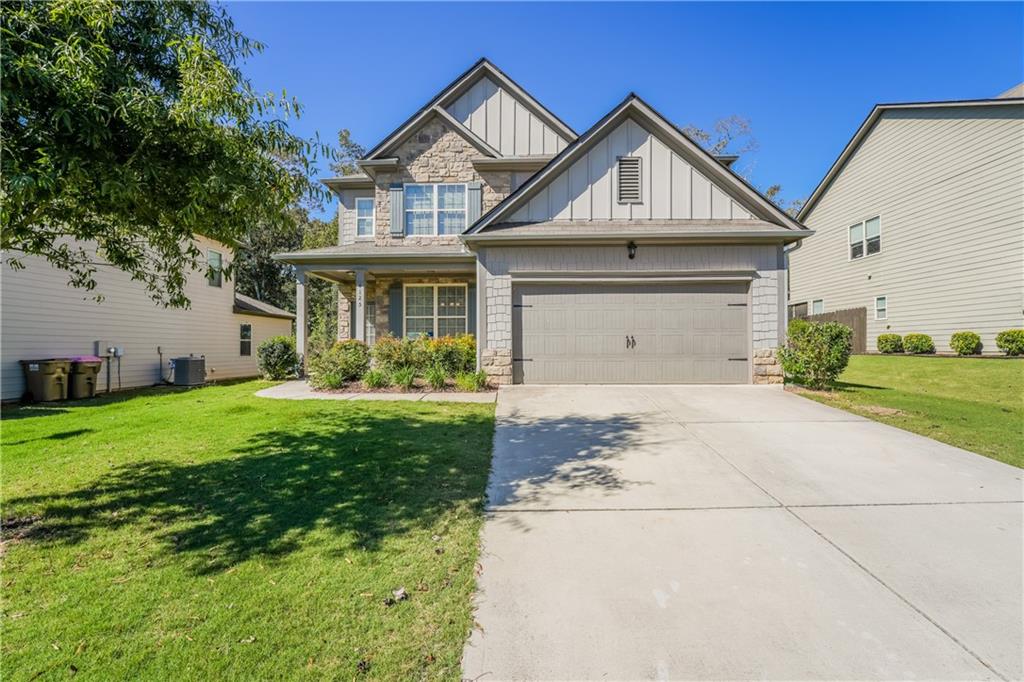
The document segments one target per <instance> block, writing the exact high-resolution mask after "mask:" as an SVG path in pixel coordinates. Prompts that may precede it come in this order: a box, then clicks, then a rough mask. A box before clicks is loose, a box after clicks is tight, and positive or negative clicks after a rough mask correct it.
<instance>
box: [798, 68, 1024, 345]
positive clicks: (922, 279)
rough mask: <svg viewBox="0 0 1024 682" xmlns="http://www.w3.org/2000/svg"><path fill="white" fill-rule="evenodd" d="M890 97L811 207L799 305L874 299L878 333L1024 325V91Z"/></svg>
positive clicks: (834, 305)
mask: <svg viewBox="0 0 1024 682" xmlns="http://www.w3.org/2000/svg"><path fill="white" fill-rule="evenodd" d="M1021 94H1022V93H1021V86H1018V87H1017V88H1015V89H1013V90H1010V91H1007V92H1006V93H1004V94H1003V95H1002V96H1000V97H999V98H996V99H991V100H973V101H953V102H925V103H908V104H881V105H878V106H876V107H875V108H874V109H873V110H872V111H871V113H870V115H869V116H868V117H867V119H866V120H865V121H864V123H863V124H862V125H861V127H860V128H859V129H858V130H857V132H856V134H855V135H854V136H853V139H852V140H851V141H850V142H849V144H848V145H847V146H846V148H845V149H844V150H843V152H842V154H841V155H840V156H839V158H838V160H836V162H835V163H834V164H833V165H832V168H831V169H830V170H829V171H828V173H827V174H826V175H825V177H824V179H823V180H822V181H821V183H820V184H819V185H818V187H817V189H815V190H814V193H813V194H812V195H811V197H810V199H809V200H808V202H807V203H806V205H805V206H804V208H803V210H802V211H801V213H800V215H799V220H800V221H801V222H802V223H803V224H805V225H807V226H808V227H809V228H811V229H813V230H814V231H815V233H816V234H815V236H814V239H811V240H808V241H806V242H802V243H799V244H798V245H794V247H792V248H791V249H790V250H789V253H788V256H789V270H790V282H789V306H790V314H791V315H803V314H815V313H820V312H831V311H835V310H842V309H848V308H866V309H867V348H868V351H869V352H873V351H874V350H875V348H876V343H877V338H878V335H879V334H882V333H886V332H892V333H897V334H901V335H902V334H906V333H908V332H920V333H925V334H929V335H930V336H931V337H932V338H933V340H934V341H935V346H936V349H937V350H938V351H939V352H949V351H950V348H949V339H950V336H951V335H952V334H953V332H955V331H958V330H971V331H975V332H977V333H978V334H980V335H981V339H982V344H983V352H984V353H997V352H998V350H997V349H996V345H995V336H996V334H997V333H999V332H1000V331H1002V330H1004V329H1011V328H1019V327H1022V326H1024V99H1022V98H1021Z"/></svg>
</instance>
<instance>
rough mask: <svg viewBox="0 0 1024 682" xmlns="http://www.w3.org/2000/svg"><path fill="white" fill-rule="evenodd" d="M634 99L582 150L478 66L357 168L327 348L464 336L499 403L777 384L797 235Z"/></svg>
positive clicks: (591, 133) (342, 226)
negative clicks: (653, 388)
mask: <svg viewBox="0 0 1024 682" xmlns="http://www.w3.org/2000/svg"><path fill="white" fill-rule="evenodd" d="M730 161H731V159H724V158H723V159H716V158H714V157H712V156H711V155H709V154H708V153H707V152H706V151H704V150H703V149H701V148H700V147H699V146H698V145H697V144H696V143H694V142H693V141H692V140H690V139H689V138H687V137H686V136H685V135H684V134H683V133H682V132H681V131H680V130H679V129H678V128H677V127H675V126H674V125H673V124H672V123H670V122H669V121H667V120H665V119H664V118H663V117H662V116H661V115H660V114H659V113H658V112H656V111H655V110H654V109H652V108H651V107H650V106H649V105H648V104H646V103H645V102H644V101H643V100H641V99H640V98H639V97H637V96H636V95H633V94H630V95H629V96H628V97H626V99H625V100H623V101H622V102H621V103H620V104H618V105H617V106H616V107H615V108H614V109H612V111H610V112H609V113H608V114H607V115H606V116H604V117H603V118H602V119H601V120H600V121H598V122H597V123H596V124H595V125H594V126H593V127H592V128H590V129H589V130H588V131H586V132H585V133H583V134H582V135H577V134H576V133H575V132H574V131H573V130H572V129H571V128H569V127H568V126H567V125H566V124H565V123H563V122H562V121H561V120H559V119H558V118H557V117H556V116H555V115H554V114H552V113H551V112H550V111H548V110H547V109H545V108H544V107H543V106H542V105H541V104H540V103H539V102H537V100H535V99H534V98H533V97H531V96H530V95H529V94H528V93H527V92H526V91H524V90H523V89H522V88H521V87H520V86H519V85H518V84H516V83H515V82H514V81H512V80H511V79H509V78H508V77H507V76H506V75H505V74H503V73H502V72H501V71H500V70H498V69H497V68H496V67H494V66H493V65H492V64H490V63H489V62H488V61H486V60H481V61H479V62H478V63H477V64H475V65H474V66H473V67H471V68H470V69H469V70H468V71H467V72H465V73H464V74H462V75H461V76H459V77H458V78H456V79H455V81H454V82H452V83H451V84H450V85H448V86H447V87H445V88H444V89H443V90H442V91H441V92H440V93H439V94H438V95H437V96H436V97H435V98H434V99H432V100H431V101H430V102H428V103H427V104H426V106H424V107H423V108H422V109H421V110H420V111H418V112H417V113H416V114H414V115H413V116H412V117H411V118H410V119H409V120H407V121H406V122H405V123H403V124H402V125H401V126H399V127H398V129H397V130H395V131H394V132H393V133H392V134H390V135H388V136H387V138H385V139H384V140H383V141H382V142H380V144H378V145H377V146H376V147H374V148H373V149H372V150H370V151H369V152H368V153H367V155H366V156H365V157H364V158H363V159H362V160H361V161H360V162H359V167H360V169H361V171H362V172H361V173H358V174H356V175H351V176H346V177H341V178H332V179H329V180H325V184H327V186H328V187H330V188H331V189H332V190H334V191H335V192H336V193H337V195H338V196H339V197H340V200H341V201H340V203H341V206H340V209H339V233H338V246H335V247H328V248H323V249H316V250H311V251H301V252H296V253H288V254H279V255H278V258H280V259H281V260H283V261H286V262H289V263H292V264H294V265H295V266H296V267H297V268H298V275H299V286H298V289H297V296H298V308H297V309H298V311H299V316H298V321H297V329H298V335H299V338H298V343H299V346H300V349H304V348H305V339H306V332H305V326H306V325H305V308H306V304H305V300H304V299H305V284H304V283H305V280H306V278H307V277H309V276H315V277H320V278H324V279H327V280H330V281H333V282H337V283H338V284H339V286H340V289H341V294H342V295H341V297H340V304H339V315H338V319H339V330H338V332H339V337H341V338H347V337H349V336H352V337H354V338H358V339H364V340H368V341H369V340H373V339H375V338H379V337H380V336H382V335H384V334H388V333H390V334H393V335H395V336H403V335H413V334H421V333H425V334H428V335H432V336H441V335H445V334H456V333H462V332H469V333H473V334H475V335H476V337H477V340H478V343H477V347H478V354H479V357H478V362H479V365H480V366H481V367H482V368H483V369H484V370H486V371H487V373H488V374H490V375H491V377H492V379H493V380H494V381H495V382H496V383H509V382H513V381H514V382H516V383H755V382H756V383H779V382H780V381H781V376H780V375H781V371H780V370H779V368H778V366H777V364H776V360H775V357H774V349H775V348H776V347H777V346H778V345H779V342H780V338H781V337H782V333H783V326H784V324H785V319H784V318H785V314H784V304H785V291H784V286H783V285H784V282H785V277H784V272H783V269H784V258H783V246H784V245H786V244H790V243H794V242H796V241H798V240H800V239H802V238H803V237H805V236H807V235H808V234H810V232H809V231H808V230H806V229H804V228H803V227H802V226H801V225H800V224H799V223H797V222H796V221H795V220H794V219H792V218H791V217H790V216H788V215H786V214H785V213H784V212H783V211H780V210H779V209H778V208H777V207H776V206H775V205H774V204H772V203H771V202H770V201H768V200H767V199H765V198H764V197H763V196H761V195H760V194H759V193H758V192H756V191H755V190H754V189H753V188H752V187H750V186H749V185H748V184H747V183H745V182H744V181H743V180H742V179H740V178H739V177H738V176H737V175H735V174H734V173H733V172H732V171H730V170H729V169H728V163H729V162H730Z"/></svg>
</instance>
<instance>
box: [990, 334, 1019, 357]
mask: <svg viewBox="0 0 1024 682" xmlns="http://www.w3.org/2000/svg"><path fill="white" fill-rule="evenodd" d="M996 348H998V349H999V350H1001V351H1003V352H1004V353H1006V354H1007V355H1024V329H1007V330H1006V331H1002V332H999V333H998V334H996Z"/></svg>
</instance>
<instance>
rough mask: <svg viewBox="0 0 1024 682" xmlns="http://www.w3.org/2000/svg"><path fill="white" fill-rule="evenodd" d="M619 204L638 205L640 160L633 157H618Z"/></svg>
mask: <svg viewBox="0 0 1024 682" xmlns="http://www.w3.org/2000/svg"><path fill="white" fill-rule="evenodd" d="M618 180H619V203H620V204H639V203H640V159H639V158H637V157H635V156H622V157H619V163H618Z"/></svg>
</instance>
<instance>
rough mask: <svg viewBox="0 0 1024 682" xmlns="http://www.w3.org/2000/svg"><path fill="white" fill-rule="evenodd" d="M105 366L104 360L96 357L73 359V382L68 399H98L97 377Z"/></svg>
mask: <svg viewBox="0 0 1024 682" xmlns="http://www.w3.org/2000/svg"><path fill="white" fill-rule="evenodd" d="M102 366H103V358H101V357H98V356H96V355H78V356H76V357H73V358H71V381H70V382H69V386H68V397H70V398H71V399H72V400H81V399H82V398H95V397H96V377H97V375H99V373H100V367H102Z"/></svg>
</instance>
